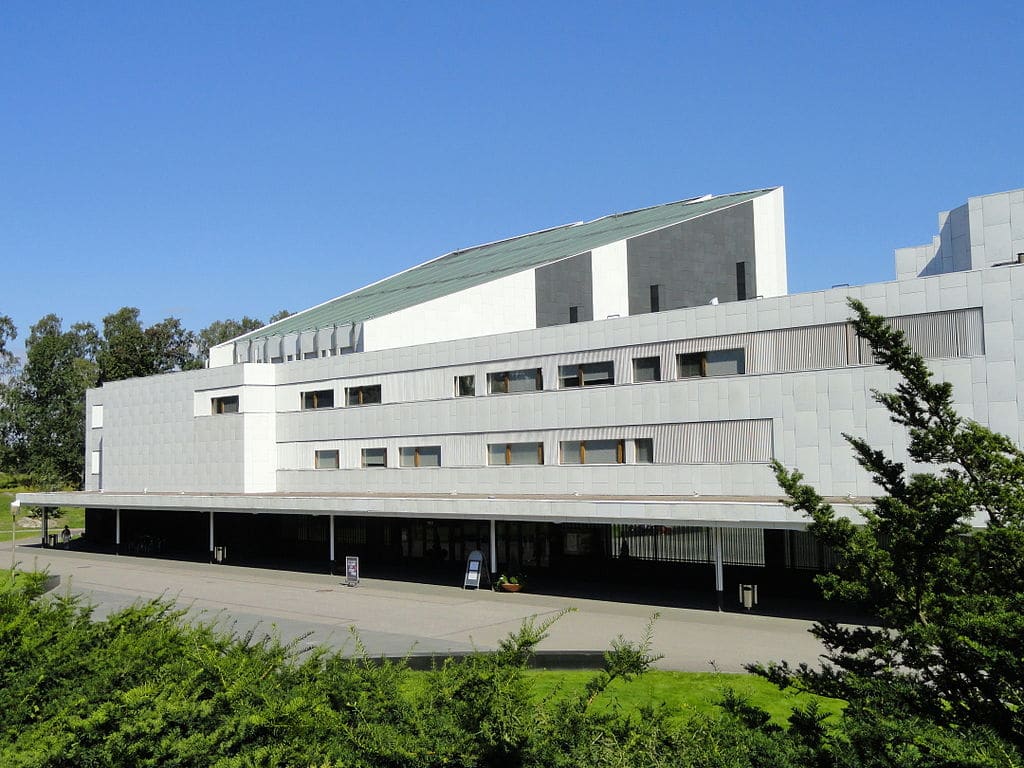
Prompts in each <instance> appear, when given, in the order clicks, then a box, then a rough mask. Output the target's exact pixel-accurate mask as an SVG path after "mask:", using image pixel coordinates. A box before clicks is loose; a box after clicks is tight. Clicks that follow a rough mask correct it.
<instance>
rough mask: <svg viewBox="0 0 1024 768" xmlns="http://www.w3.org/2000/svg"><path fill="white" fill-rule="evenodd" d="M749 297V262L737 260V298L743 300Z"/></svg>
mask: <svg viewBox="0 0 1024 768" xmlns="http://www.w3.org/2000/svg"><path fill="white" fill-rule="evenodd" d="M746 298H747V263H746V262H745V261H737V262H736V299H737V300H738V301H743V300H744V299H746Z"/></svg>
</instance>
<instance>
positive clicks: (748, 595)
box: [740, 584, 757, 611]
mask: <svg viewBox="0 0 1024 768" xmlns="http://www.w3.org/2000/svg"><path fill="white" fill-rule="evenodd" d="M740 605H742V606H743V607H744V608H746V609H747V610H748V611H749V610H750V609H751V608H753V607H754V606H755V605H757V584H740Z"/></svg>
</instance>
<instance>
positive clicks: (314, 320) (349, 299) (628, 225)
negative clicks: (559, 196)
mask: <svg viewBox="0 0 1024 768" xmlns="http://www.w3.org/2000/svg"><path fill="white" fill-rule="evenodd" d="M770 191H771V189H760V190H755V191H752V192H739V193H736V194H732V195H721V196H718V197H704V198H695V199H691V200H682V201H680V202H676V203H666V204H664V205H656V206H654V207H651V208H641V209H640V210H638V211H630V212H628V213H618V214H613V215H611V216H605V217H603V218H600V219H595V220H594V221H588V222H585V223H579V224H566V225H565V226H561V227H555V228H554V229H546V230H543V231H541V232H534V233H532V234H528V235H521V236H519V237H513V238H510V239H508V240H501V241H499V242H496V243H489V244H487V245H478V246H475V247H472V248H466V249H464V250H460V251H454V252H453V253H448V254H445V255H444V256H440V257H438V258H436V259H433V260H432V261H428V262H425V263H423V264H420V265H419V266H416V267H412V268H411V269H408V270H406V271H405V272H400V273H399V274H397V275H393V276H392V277H388V278H385V279H384V280H381V281H380V282H377V283H374V284H373V285H368V286H366V287H365V288H360V289H358V290H355V291H353V292H351V293H347V294H345V295H344V296H339V297H338V298H336V299H331V300H330V301H327V302H324V303H323V304H320V305H318V306H316V307H313V308H312V309H307V310H305V311H303V312H298V313H296V314H294V315H292V316H290V317H286V318H285V319H283V320H279V321H278V322H276V323H272V324H270V325H267V326H264V327H263V328H260V329H258V330H256V331H253V332H252V333H248V334H245V335H244V336H240V337H239V338H243V339H244V338H262V337H267V336H272V335H279V334H285V333H293V332H295V331H306V330H313V329H316V328H329V327H331V326H333V325H343V324H345V323H357V322H362V321H363V320H369V319H370V318H372V317H380V316H381V315H387V314H390V313H392V312H396V311H398V310H400V309H405V308H407V307H412V306H415V305H417V304H422V303H423V302H425V301H429V300H431V299H436V298H438V297H441V296H447V295H448V294H452V293H455V292H456V291H461V290H464V289H466V288H472V287H473V286H476V285H481V284H483V283H488V282H490V281H492V280H495V279H497V278H499V277H504V276H506V275H511V274H515V273H516V272H522V271H523V270H526V269H532V268H534V267H539V266H541V265H543V264H549V263H551V262H553V261H558V260H560V259H565V258H568V257H570V256H575V255H576V254H579V253H585V252H587V251H590V250H593V249H594V248H598V247H600V246H602V245H607V244H609V243H614V242H616V241H618V240H623V239H625V238H628V237H636V236H637V235H641V234H644V233H645V232H651V231H653V230H656V229H661V228H662V227H667V226H670V225H672V224H678V223H679V222H682V221H688V220H689V219H693V218H696V217H698V216H703V215H704V214H707V213H711V212H713V211H719V210H722V209H723V208H728V207H730V206H733V205H738V204H740V203H745V202H747V201H748V200H753V199H754V198H756V197H760V196H761V195H764V194H766V193H768V192H770Z"/></svg>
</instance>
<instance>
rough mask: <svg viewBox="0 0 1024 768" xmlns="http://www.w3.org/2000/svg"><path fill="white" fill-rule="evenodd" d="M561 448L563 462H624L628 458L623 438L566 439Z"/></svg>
mask: <svg viewBox="0 0 1024 768" xmlns="http://www.w3.org/2000/svg"><path fill="white" fill-rule="evenodd" d="M559 448H560V449H561V454H562V463H563V464H622V463H624V462H625V460H626V459H625V442H624V441H622V440H566V441H563V442H562V443H561V444H560V445H559Z"/></svg>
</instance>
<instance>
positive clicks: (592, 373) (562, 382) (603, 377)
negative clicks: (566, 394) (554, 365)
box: [558, 360, 615, 389]
mask: <svg viewBox="0 0 1024 768" xmlns="http://www.w3.org/2000/svg"><path fill="white" fill-rule="evenodd" d="M614 383H615V363H613V362H612V361H611V360H607V361H605V362H601V363H573V364H571V365H560V366H558V386H559V387H560V388H563V389H564V388H565V387H596V386H606V385H608V384H614Z"/></svg>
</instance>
